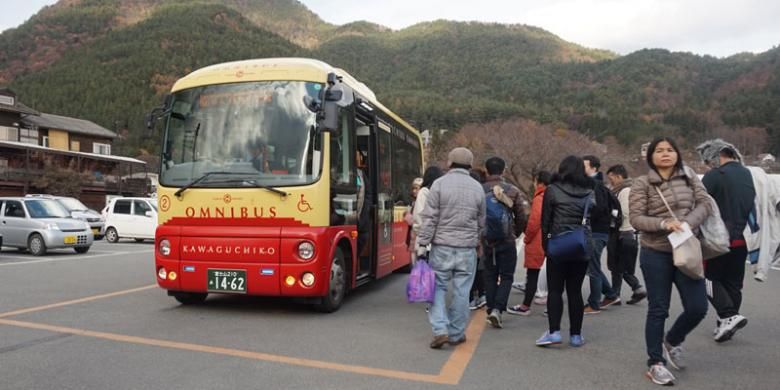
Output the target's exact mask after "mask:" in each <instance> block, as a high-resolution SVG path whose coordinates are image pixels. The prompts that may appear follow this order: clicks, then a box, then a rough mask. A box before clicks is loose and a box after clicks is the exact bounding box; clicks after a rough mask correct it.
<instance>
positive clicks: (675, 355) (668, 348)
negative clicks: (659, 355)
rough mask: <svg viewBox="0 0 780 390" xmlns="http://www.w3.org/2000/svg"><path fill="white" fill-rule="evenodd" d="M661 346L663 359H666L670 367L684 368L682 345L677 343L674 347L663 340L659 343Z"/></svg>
mask: <svg viewBox="0 0 780 390" xmlns="http://www.w3.org/2000/svg"><path fill="white" fill-rule="evenodd" d="M661 347H662V348H663V351H664V352H663V353H664V359H666V362H667V363H669V365H670V366H672V368H674V369H675V370H684V369H685V360H683V359H684V358H683V349H682V345H678V346H676V347H673V346H672V345H671V344H669V343H667V342H666V341H664V342H663V344H662V345H661Z"/></svg>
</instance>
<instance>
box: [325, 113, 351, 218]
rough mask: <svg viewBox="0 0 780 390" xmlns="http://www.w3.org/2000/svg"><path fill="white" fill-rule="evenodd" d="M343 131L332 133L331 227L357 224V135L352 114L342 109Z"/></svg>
mask: <svg viewBox="0 0 780 390" xmlns="http://www.w3.org/2000/svg"><path fill="white" fill-rule="evenodd" d="M340 119H341V131H339V132H338V133H336V132H333V133H331V134H330V176H331V177H330V181H331V213H330V214H331V215H330V224H331V226H336V225H345V224H346V225H354V224H355V223H357V185H356V182H355V176H354V175H355V174H354V166H355V142H354V139H355V134H354V126H353V125H352V112H351V111H349V110H346V109H342V110H341V118H340Z"/></svg>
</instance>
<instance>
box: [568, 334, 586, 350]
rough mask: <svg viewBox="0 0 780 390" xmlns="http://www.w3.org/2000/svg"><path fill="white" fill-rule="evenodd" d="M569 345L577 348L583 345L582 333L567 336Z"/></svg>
mask: <svg viewBox="0 0 780 390" xmlns="http://www.w3.org/2000/svg"><path fill="white" fill-rule="evenodd" d="M569 345H571V346H572V347H575V348H579V347H581V346H583V345H585V339H583V338H582V335H579V334H573V335H571V337H570V338H569Z"/></svg>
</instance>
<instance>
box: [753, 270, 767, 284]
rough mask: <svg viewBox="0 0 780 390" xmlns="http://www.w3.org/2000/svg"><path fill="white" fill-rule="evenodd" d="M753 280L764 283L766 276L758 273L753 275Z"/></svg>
mask: <svg viewBox="0 0 780 390" xmlns="http://www.w3.org/2000/svg"><path fill="white" fill-rule="evenodd" d="M753 279H755V280H756V281H758V282H766V274H765V273H763V272H761V271H758V272H756V274H755V275H753Z"/></svg>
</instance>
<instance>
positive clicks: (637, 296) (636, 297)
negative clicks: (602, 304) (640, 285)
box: [626, 290, 647, 305]
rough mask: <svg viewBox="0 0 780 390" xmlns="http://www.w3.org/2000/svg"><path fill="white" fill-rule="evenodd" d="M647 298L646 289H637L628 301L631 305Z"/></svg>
mask: <svg viewBox="0 0 780 390" xmlns="http://www.w3.org/2000/svg"><path fill="white" fill-rule="evenodd" d="M645 298H647V291H645V290H638V291H635V292H634V294H633V295H631V299H629V300H628V302H626V303H627V304H629V305H636V304H637V303H639V302H641V301H642V300H643V299H645Z"/></svg>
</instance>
